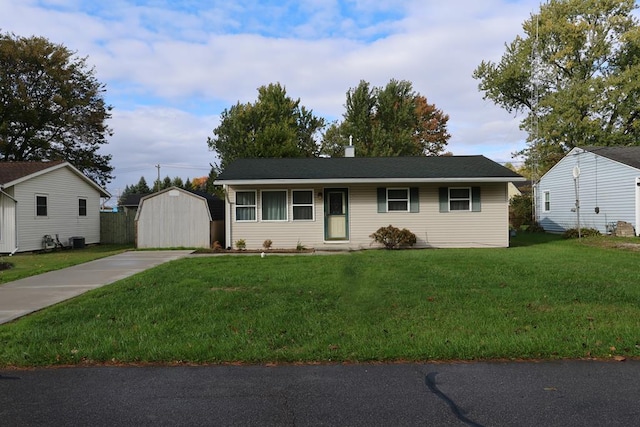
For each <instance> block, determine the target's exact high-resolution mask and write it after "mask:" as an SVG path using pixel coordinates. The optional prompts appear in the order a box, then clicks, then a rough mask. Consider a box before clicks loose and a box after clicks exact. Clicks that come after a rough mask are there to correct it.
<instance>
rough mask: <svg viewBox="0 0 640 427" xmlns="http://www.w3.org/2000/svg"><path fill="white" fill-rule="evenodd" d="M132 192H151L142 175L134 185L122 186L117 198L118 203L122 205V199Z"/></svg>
mask: <svg viewBox="0 0 640 427" xmlns="http://www.w3.org/2000/svg"><path fill="white" fill-rule="evenodd" d="M132 194H151V189H150V188H149V186H148V185H147V180H146V179H144V176H141V177H140V180H139V181H138V183H137V184H135V185H131V186H129V185H127V186H125V187H124V191H123V192H122V193H121V194H120V198H119V199H118V205H122V204H123V203H124V201H125V200H126V199H127V197H129V196H130V195H132Z"/></svg>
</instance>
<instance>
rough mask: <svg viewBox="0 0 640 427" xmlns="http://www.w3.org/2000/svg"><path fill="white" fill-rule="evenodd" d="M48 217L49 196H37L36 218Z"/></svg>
mask: <svg viewBox="0 0 640 427" xmlns="http://www.w3.org/2000/svg"><path fill="white" fill-rule="evenodd" d="M47 215H48V214H47V196H36V216H43V217H44V216H47Z"/></svg>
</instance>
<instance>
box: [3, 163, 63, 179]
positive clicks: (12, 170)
mask: <svg viewBox="0 0 640 427" xmlns="http://www.w3.org/2000/svg"><path fill="white" fill-rule="evenodd" d="M60 163H64V161H62V160H59V161H54V162H0V185H4V184H7V183H9V182H12V181H15V180H16V179H20V178H24V177H25V176H29V175H31V174H33V173H36V172H40V171H43V170H45V169H49V168H50V167H52V166H55V165H59V164H60Z"/></svg>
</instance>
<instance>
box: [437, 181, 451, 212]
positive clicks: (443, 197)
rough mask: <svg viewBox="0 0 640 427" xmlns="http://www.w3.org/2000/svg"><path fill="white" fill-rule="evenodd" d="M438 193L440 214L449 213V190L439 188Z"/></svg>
mask: <svg viewBox="0 0 640 427" xmlns="http://www.w3.org/2000/svg"><path fill="white" fill-rule="evenodd" d="M438 193H439V198H440V212H449V188H447V187H440V188H439V189H438Z"/></svg>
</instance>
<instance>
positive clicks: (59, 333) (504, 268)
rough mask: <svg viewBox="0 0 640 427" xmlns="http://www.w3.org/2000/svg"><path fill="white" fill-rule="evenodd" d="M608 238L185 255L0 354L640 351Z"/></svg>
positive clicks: (634, 306) (194, 356) (72, 359)
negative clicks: (326, 252) (282, 253)
mask: <svg viewBox="0 0 640 427" xmlns="http://www.w3.org/2000/svg"><path fill="white" fill-rule="evenodd" d="M604 239H605V238H600V240H599V239H596V238H594V239H583V240H582V241H580V242H578V241H577V240H571V241H568V240H559V239H558V238H557V237H556V236H549V235H526V236H518V237H517V238H515V239H514V242H513V245H512V247H511V248H508V249H441V250H408V251H383V250H379V251H364V252H357V253H351V254H341V255H328V256H275V255H273V256H267V257H266V258H264V259H263V258H260V256H243V257H234V256H217V257H199V258H187V259H182V260H178V261H173V262H171V263H168V264H164V265H162V266H159V267H157V268H154V269H152V270H149V271H147V272H144V273H141V274H138V275H136V276H133V277H131V278H128V279H125V280H122V281H120V282H118V283H116V284H113V285H110V286H107V287H103V288H100V289H98V290H95V291H92V292H90V293H88V294H85V295H83V296H81V297H79V298H76V299H74V300H72V301H69V302H66V303H63V304H60V305H58V306H56V307H52V308H50V309H47V310H43V311H41V312H39V313H35V314H33V315H31V316H28V317H26V318H23V319H20V320H18V321H15V322H12V323H10V324H6V325H0V366H42V365H55V364H81V363H116V364H120V363H125V364H127V363H237V362H243V363H270V362H275V363H278V362H285V363H298V362H299V363H316V362H368V361H425V360H487V359H540V358H543V359H557V358H584V357H598V358H611V357H615V356H625V357H640V286H638V283H637V278H638V270H637V268H638V267H637V266H638V261H639V260H640V253H638V252H636V251H634V250H632V249H629V247H628V246H624V247H620V246H618V245H613V246H611V245H610V244H609V241H607V240H604ZM637 241H638V240H637V239H629V240H625V242H637Z"/></svg>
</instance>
